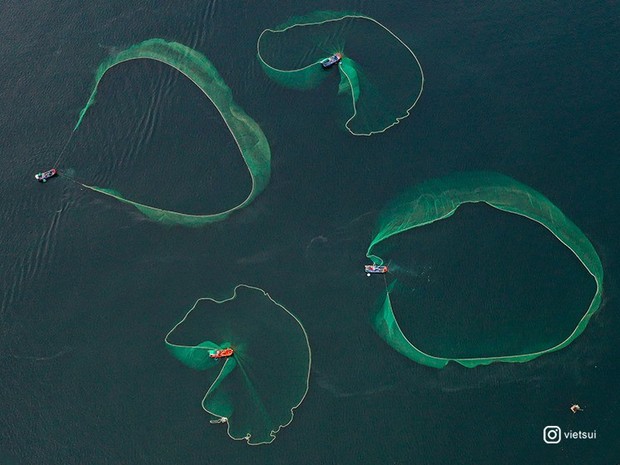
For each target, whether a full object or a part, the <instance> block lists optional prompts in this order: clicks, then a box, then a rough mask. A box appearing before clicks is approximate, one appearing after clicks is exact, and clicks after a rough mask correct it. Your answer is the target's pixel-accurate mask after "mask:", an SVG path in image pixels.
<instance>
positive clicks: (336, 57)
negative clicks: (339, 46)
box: [321, 52, 342, 69]
mask: <svg viewBox="0 0 620 465" xmlns="http://www.w3.org/2000/svg"><path fill="white" fill-rule="evenodd" d="M340 60H342V53H340V52H338V53H334V54H333V55H332V56H330V57H327V58H324V59H323V60H321V66H322V67H323V69H328V68H331V67H332V66H334V65H335V64H336V63H340Z"/></svg>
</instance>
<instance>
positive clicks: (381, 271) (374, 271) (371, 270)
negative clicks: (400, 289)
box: [364, 265, 388, 276]
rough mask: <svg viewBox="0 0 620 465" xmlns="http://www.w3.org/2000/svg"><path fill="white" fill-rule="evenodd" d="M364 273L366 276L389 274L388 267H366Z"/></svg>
mask: <svg viewBox="0 0 620 465" xmlns="http://www.w3.org/2000/svg"><path fill="white" fill-rule="evenodd" d="M364 271H365V272H366V276H370V275H371V274H385V273H387V272H388V267H387V266H386V265H364Z"/></svg>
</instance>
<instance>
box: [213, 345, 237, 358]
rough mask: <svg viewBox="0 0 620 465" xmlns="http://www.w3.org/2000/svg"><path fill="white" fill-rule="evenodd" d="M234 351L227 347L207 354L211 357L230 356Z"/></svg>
mask: <svg viewBox="0 0 620 465" xmlns="http://www.w3.org/2000/svg"><path fill="white" fill-rule="evenodd" d="M234 353H235V351H234V350H233V349H231V348H230V347H228V348H227V349H218V350H216V351H215V352H212V353H210V354H209V357H211V358H228V357H231V356H232V355H233V354H234Z"/></svg>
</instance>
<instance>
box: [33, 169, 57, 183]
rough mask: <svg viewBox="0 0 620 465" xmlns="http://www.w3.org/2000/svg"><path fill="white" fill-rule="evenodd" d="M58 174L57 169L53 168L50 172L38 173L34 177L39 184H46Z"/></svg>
mask: <svg viewBox="0 0 620 465" xmlns="http://www.w3.org/2000/svg"><path fill="white" fill-rule="evenodd" d="M57 173H58V172H57V171H56V169H55V168H52V169H51V170H48V171H43V172H42V173H37V174H35V175H34V178H35V179H36V180H37V181H39V182H46V181H47V180H48V179H49V178H52V177H54V176H56V174H57Z"/></svg>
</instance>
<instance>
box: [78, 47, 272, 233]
mask: <svg viewBox="0 0 620 465" xmlns="http://www.w3.org/2000/svg"><path fill="white" fill-rule="evenodd" d="M141 59H147V60H155V61H158V62H161V63H164V64H166V65H168V66H170V67H172V68H174V69H176V70H177V71H179V72H180V73H182V74H183V75H185V76H186V77H187V78H188V79H190V80H191V81H192V82H193V83H194V84H196V86H197V87H198V88H199V89H200V90H201V91H202V92H203V93H204V94H205V96H206V97H207V98H208V99H209V100H210V101H211V102H212V103H213V105H214V106H215V108H216V109H217V110H218V112H219V113H220V115H221V116H222V118H223V120H224V122H225V123H226V126H227V127H228V129H229V131H230V133H231V135H232V137H233V139H234V140H235V142H236V144H237V147H238V148H239V152H240V153H241V156H242V157H243V160H244V161H245V164H246V165H247V168H248V170H249V172H250V176H251V179H252V188H251V190H250V193H249V194H248V196H247V197H246V199H245V200H244V201H243V202H241V203H240V204H239V205H237V206H235V207H233V208H230V209H229V210H226V211H223V212H220V213H214V214H206V215H193V214H186V213H180V212H176V211H171V210H164V209H161V208H157V207H155V206H151V205H145V204H142V203H138V202H135V201H132V200H130V199H127V198H125V197H123V195H122V194H121V193H120V192H118V191H116V190H114V189H111V188H104V187H97V186H91V185H87V184H82V185H83V186H84V187H86V188H88V189H91V190H93V191H96V192H100V193H102V194H105V195H108V196H110V197H113V198H115V199H116V200H119V201H121V202H124V203H127V204H130V205H132V206H134V207H135V208H137V209H138V210H139V211H140V212H142V213H143V214H144V215H146V216H147V217H148V218H151V219H153V220H156V221H159V222H162V223H165V224H180V225H184V226H202V225H204V224H208V223H213V222H215V221H221V220H223V219H225V218H227V217H228V216H229V215H230V214H231V213H233V212H234V211H236V210H239V209H241V208H244V207H245V206H247V205H248V204H249V203H250V202H252V200H254V198H255V197H256V196H257V195H258V194H260V193H261V192H262V191H263V190H264V189H265V187H266V186H267V184H268V182H269V177H270V173H271V151H270V149H269V143H268V142H267V139H266V138H265V135H264V134H263V131H262V130H261V128H260V127H259V126H258V124H256V122H255V121H254V120H253V119H252V118H250V117H249V116H248V115H247V114H246V113H245V112H244V111H243V110H242V109H241V108H240V107H239V106H238V105H237V104H236V103H235V102H234V101H233V97H232V92H231V90H230V88H229V87H228V86H227V85H226V83H225V82H224V80H223V79H222V77H221V76H220V75H219V73H218V72H217V70H216V69H215V67H214V66H213V64H212V63H211V62H210V61H209V60H208V59H207V58H206V57H205V56H204V55H202V54H201V53H199V52H197V51H196V50H193V49H191V48H189V47H187V46H185V45H182V44H179V43H177V42H168V41H165V40H163V39H149V40H145V41H144V42H141V43H139V44H136V45H133V46H132V47H129V48H128V49H126V50H123V51H121V52H119V53H117V54H116V55H114V56H112V57H110V58H108V59H107V60H105V61H104V62H103V63H101V65H99V68H98V69H97V72H96V74H95V84H94V86H93V90H92V93H91V95H90V98H89V99H88V102H87V103H86V105H85V106H84V108H82V110H81V111H80V115H79V118H78V121H77V123H76V125H75V127H74V129H73V131H74V132H75V131H76V130H77V129H78V128H79V127H80V124H81V123H82V121H83V119H84V116H85V115H86V113H87V111H88V109H89V108H90V107H91V106H92V105H93V104H94V103H95V97H96V95H97V87H98V86H99V83H100V82H101V79H102V78H103V76H104V75H105V74H106V73H107V72H108V71H109V70H110V69H112V68H113V67H115V66H117V65H119V64H121V63H125V62H127V61H130V60H141Z"/></svg>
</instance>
